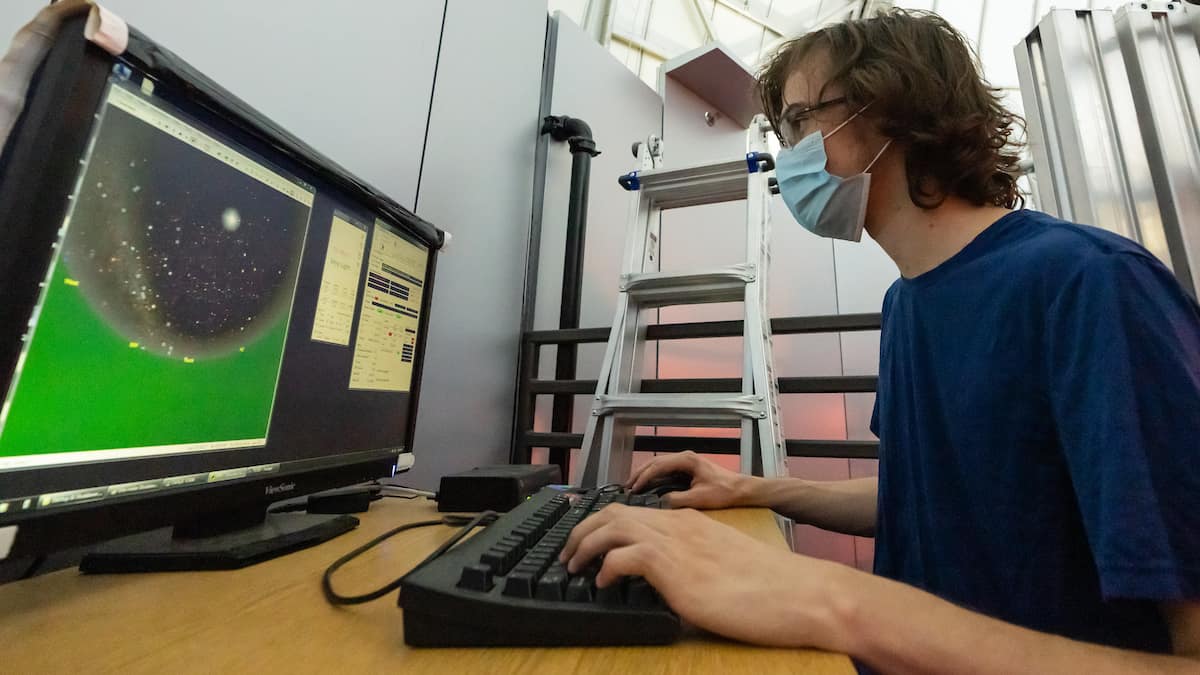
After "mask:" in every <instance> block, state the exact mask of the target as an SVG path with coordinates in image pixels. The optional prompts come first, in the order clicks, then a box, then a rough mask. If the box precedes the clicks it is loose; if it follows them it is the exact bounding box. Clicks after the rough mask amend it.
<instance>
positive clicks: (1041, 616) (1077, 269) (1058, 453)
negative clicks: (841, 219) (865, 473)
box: [871, 211, 1200, 652]
mask: <svg viewBox="0 0 1200 675" xmlns="http://www.w3.org/2000/svg"><path fill="white" fill-rule="evenodd" d="M871 428H872V430H873V431H875V433H876V434H877V435H878V436H879V438H880V453H879V454H880V462H879V519H878V524H877V528H876V544H875V572H876V573H877V574H879V575H882V576H885V577H889V578H891V579H896V580H898V581H902V582H905V583H908V584H911V585H913V586H916V587H919V588H922V589H925V590H927V591H929V592H932V593H934V594H936V595H938V596H941V597H942V598H945V599H947V600H949V601H951V602H954V603H956V604H958V605H960V606H963V607H966V608H969V609H973V610H976V611H979V612H982V613H984V614H987V615H990V616H993V617H997V618H999V619H1003V620H1005V621H1009V622H1012V623H1015V624H1019V625H1022V626H1026V627H1029V628H1032V629H1035V630H1040V631H1046V632H1050V633H1057V634H1059V635H1065V636H1068V637H1071V638H1075V639H1079V640H1085V641H1089V642H1096V643H1103V644H1108V645H1113V646H1119V647H1125V648H1132V649H1139V650H1145V651H1155V652H1164V651H1169V649H1170V638H1169V635H1168V633H1167V629H1166V625H1165V623H1164V621H1163V619H1162V617H1161V615H1160V613H1159V610H1158V608H1157V603H1158V601H1164V600H1183V599H1193V600H1194V599H1200V306H1197V304H1196V302H1195V301H1193V300H1192V299H1191V298H1190V297H1189V296H1187V295H1186V294H1185V293H1184V291H1183V290H1182V289H1181V287H1180V286H1179V284H1178V282H1177V281H1176V280H1175V278H1174V277H1173V276H1172V274H1171V272H1170V271H1168V270H1167V269H1166V267H1164V266H1163V265H1162V264H1161V263H1159V262H1158V260H1157V259H1155V258H1154V257H1153V256H1152V255H1151V254H1150V253H1148V252H1147V251H1146V250H1145V249H1143V248H1142V247H1140V246H1139V245H1137V244H1136V243H1134V242H1132V241H1129V240H1128V239H1125V238H1123V237H1119V236H1117V235H1115V234H1112V233H1109V232H1106V231H1103V230H1099V229H1096V228H1092V227H1086V226H1080V225H1075V224H1072V223H1068V222H1065V221H1062V220H1058V219H1056V218H1053V217H1051V216H1048V215H1045V214H1042V213H1038V212H1034V211H1017V212H1014V213H1011V214H1008V215H1006V216H1004V217H1003V218H1001V219H1000V220H998V221H997V222H995V223H994V224H993V225H992V226H991V227H989V228H988V229H987V230H985V231H984V232H983V233H982V234H980V235H979V236H978V237H977V238H976V239H975V240H974V241H972V242H971V243H970V244H969V245H968V246H967V247H966V248H964V249H963V250H962V251H960V252H959V253H958V254H956V255H955V256H954V257H952V258H950V259H949V260H947V261H946V262H945V263H943V264H942V265H940V266H938V267H937V268H935V269H933V270H931V271H929V272H927V273H925V274H922V275H920V276H918V277H915V278H912V279H900V280H898V281H897V282H896V283H895V284H894V285H893V286H892V287H891V288H890V289H889V290H888V292H887V295H886V297H885V299H884V304H883V332H882V339H881V344H880V368H879V394H878V397H877V400H876V405H875V415H874V417H873V419H872V422H871Z"/></svg>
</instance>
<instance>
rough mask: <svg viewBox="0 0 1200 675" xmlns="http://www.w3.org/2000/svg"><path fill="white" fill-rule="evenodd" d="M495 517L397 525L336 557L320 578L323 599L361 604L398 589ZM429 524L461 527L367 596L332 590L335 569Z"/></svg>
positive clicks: (490, 514) (488, 513) (488, 514)
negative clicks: (410, 577) (397, 575)
mask: <svg viewBox="0 0 1200 675" xmlns="http://www.w3.org/2000/svg"><path fill="white" fill-rule="evenodd" d="M498 517H499V516H498V514H497V513H496V512H495V511H484V512H483V513H481V514H479V515H477V516H475V517H474V518H471V519H469V520H468V519H467V518H466V517H465V516H445V517H444V518H441V519H439V520H421V521H418V522H415V523H407V524H404V525H401V526H400V527H397V528H393V529H391V530H388V531H387V532H384V533H383V534H381V535H379V536H378V537H375V538H374V539H372V540H371V541H369V542H367V543H365V544H363V545H362V546H359V547H358V548H356V549H354V550H353V551H351V552H349V553H347V554H346V555H344V556H342V557H341V558H338V559H337V560H336V561H334V563H333V564H332V565H330V566H329V568H328V569H326V570H325V574H324V575H323V576H322V577H321V591H322V592H323V593H324V594H325V600H327V601H328V602H329V604H331V605H361V604H362V603H364V602H370V601H372V600H377V599H379V598H382V597H383V596H385V595H387V594H388V593H391V592H392V591H394V590H396V589H397V588H399V587H400V584H402V583H403V582H404V579H405V578H407V577H408V575H409V574H412V573H413V572H416V571H417V570H419V569H421V568H422V567H424V566H425V565H427V564H429V563H430V562H432V561H433V560H436V559H437V558H438V557H440V556H441V555H442V554H443V553H445V552H446V551H448V550H450V548H451V547H452V546H454V545H455V544H457V543H458V542H460V541H462V539H463V537H465V536H467V534H469V533H470V532H471V530H473V529H475V528H476V527H478V526H479V525H481V524H482V525H485V526H486V525H491V524H492V523H493V522H495V520H496V518H498ZM485 521H486V522H485ZM430 525H462V529H460V530H459V531H458V532H457V533H455V535H454V536H453V537H451V538H450V539H449V540H447V541H446V542H445V543H444V544H442V545H441V546H439V547H438V548H437V550H435V551H434V552H433V553H430V554H429V556H428V557H426V558H425V559H424V560H422V561H421V562H419V563H417V566H416V567H414V568H412V569H411V570H409V571H408V573H407V574H405V575H404V576H402V577H399V578H397V579H395V580H393V581H391V582H390V583H388V584H387V585H386V586H383V587H382V588H377V589H375V590H373V591H371V592H369V593H362V594H360V595H341V594H339V593H338V592H337V591H335V590H333V582H332V579H333V573H334V572H336V571H338V569H340V568H341V567H342V566H343V565H345V564H346V563H348V562H350V561H351V560H354V559H355V558H357V557H358V556H360V555H362V554H363V553H366V552H367V551H369V550H371V549H372V548H375V547H376V546H378V545H379V544H381V543H383V542H384V541H386V540H388V539H390V538H392V537H394V536H396V535H397V534H400V533H401V532H404V531H405V530H414V529H416V528H418V527H429V526H430Z"/></svg>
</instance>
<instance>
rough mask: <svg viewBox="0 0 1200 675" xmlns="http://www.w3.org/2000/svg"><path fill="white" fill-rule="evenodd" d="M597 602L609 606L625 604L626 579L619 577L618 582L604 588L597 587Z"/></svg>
mask: <svg viewBox="0 0 1200 675" xmlns="http://www.w3.org/2000/svg"><path fill="white" fill-rule="evenodd" d="M596 602H597V603H599V604H601V605H605V606H607V607H616V606H619V605H623V604H625V580H624V579H618V580H617V582H616V583H613V584H609V585H607V586H605V587H604V588H599V587H597V588H596Z"/></svg>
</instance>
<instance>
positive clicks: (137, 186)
mask: <svg viewBox="0 0 1200 675" xmlns="http://www.w3.org/2000/svg"><path fill="white" fill-rule="evenodd" d="M133 191H134V192H141V191H142V186H141V185H134V186H133Z"/></svg>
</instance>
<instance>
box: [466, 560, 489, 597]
mask: <svg viewBox="0 0 1200 675" xmlns="http://www.w3.org/2000/svg"><path fill="white" fill-rule="evenodd" d="M458 586H459V588H467V589H470V590H472V591H483V592H485V593H486V592H487V591H490V590H492V586H493V583H492V568H491V567H490V566H488V565H485V564H483V563H476V564H474V565H466V566H464V567H463V571H462V576H461V577H460V578H459V580H458Z"/></svg>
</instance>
